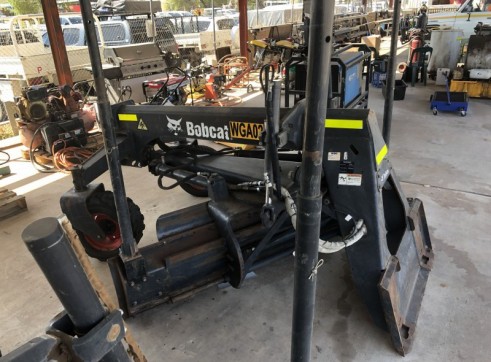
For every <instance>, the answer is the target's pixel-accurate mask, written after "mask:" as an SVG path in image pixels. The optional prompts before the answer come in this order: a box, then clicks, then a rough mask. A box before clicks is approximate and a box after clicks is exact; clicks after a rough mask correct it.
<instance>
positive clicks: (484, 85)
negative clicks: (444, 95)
mask: <svg viewBox="0 0 491 362" xmlns="http://www.w3.org/2000/svg"><path fill="white" fill-rule="evenodd" d="M450 92H467V95H468V96H469V97H472V98H491V83H490V82H489V81H475V80H471V81H469V80H452V82H451V84H450Z"/></svg>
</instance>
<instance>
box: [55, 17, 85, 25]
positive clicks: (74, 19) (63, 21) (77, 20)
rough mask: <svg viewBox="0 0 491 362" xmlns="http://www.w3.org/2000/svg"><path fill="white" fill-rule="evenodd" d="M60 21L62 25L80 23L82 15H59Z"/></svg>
mask: <svg viewBox="0 0 491 362" xmlns="http://www.w3.org/2000/svg"><path fill="white" fill-rule="evenodd" d="M60 23H61V25H62V26H64V25H75V24H82V15H77V14H71V15H60Z"/></svg>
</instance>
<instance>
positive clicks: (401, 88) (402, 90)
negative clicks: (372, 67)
mask: <svg viewBox="0 0 491 362" xmlns="http://www.w3.org/2000/svg"><path fill="white" fill-rule="evenodd" d="M386 88H387V82H386V81H385V80H383V81H382V94H383V95H384V97H385V92H386V90H385V89H386ZM406 88H407V84H406V82H404V81H403V80H402V79H401V80H396V83H395V86H394V100H395V101H402V100H403V99H404V97H405V96H406Z"/></svg>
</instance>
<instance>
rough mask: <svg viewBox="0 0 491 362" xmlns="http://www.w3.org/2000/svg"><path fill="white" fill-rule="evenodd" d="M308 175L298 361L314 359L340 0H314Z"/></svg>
mask: <svg viewBox="0 0 491 362" xmlns="http://www.w3.org/2000/svg"><path fill="white" fill-rule="evenodd" d="M310 10H311V11H310V14H311V22H310V37H309V38H310V39H309V55H308V66H307V86H306V99H307V107H306V108H307V109H306V114H305V131H304V146H303V158H302V177H301V184H300V192H299V196H298V219H297V237H296V243H295V280H294V299H293V325H292V349H291V360H292V361H310V349H311V340H312V331H313V320H314V309H315V289H316V283H317V273H316V272H317V269H316V268H317V262H318V258H317V255H318V249H319V234H320V218H321V209H322V194H321V191H320V185H321V178H322V155H323V148H324V147H323V145H324V131H325V127H324V124H325V119H326V110H327V95H328V87H329V74H330V63H331V62H330V59H331V53H332V45H333V38H332V29H333V20H334V0H327V1H323V0H318V1H312V2H311V9H310Z"/></svg>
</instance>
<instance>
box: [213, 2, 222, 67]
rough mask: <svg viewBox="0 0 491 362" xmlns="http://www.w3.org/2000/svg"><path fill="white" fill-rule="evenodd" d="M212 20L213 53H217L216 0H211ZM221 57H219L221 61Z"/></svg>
mask: <svg viewBox="0 0 491 362" xmlns="http://www.w3.org/2000/svg"><path fill="white" fill-rule="evenodd" d="M211 21H212V23H213V53H214V54H215V55H216V53H217V33H216V29H215V0H211ZM219 60H220V59H217V61H219Z"/></svg>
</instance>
